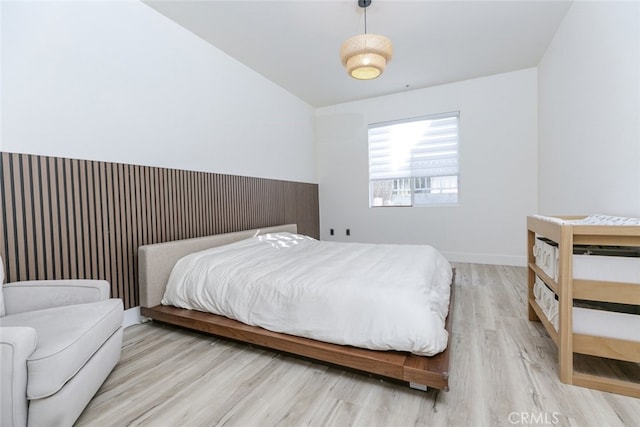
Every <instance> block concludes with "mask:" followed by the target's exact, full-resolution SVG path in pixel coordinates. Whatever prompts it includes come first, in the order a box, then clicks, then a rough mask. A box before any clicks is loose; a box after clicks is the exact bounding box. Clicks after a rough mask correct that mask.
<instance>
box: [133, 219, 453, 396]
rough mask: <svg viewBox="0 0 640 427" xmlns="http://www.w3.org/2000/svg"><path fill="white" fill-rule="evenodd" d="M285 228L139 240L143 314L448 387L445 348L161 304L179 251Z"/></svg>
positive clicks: (418, 385) (413, 382)
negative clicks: (407, 346)
mask: <svg viewBox="0 0 640 427" xmlns="http://www.w3.org/2000/svg"><path fill="white" fill-rule="evenodd" d="M283 231H288V232H292V233H295V232H296V231H297V226H296V224H287V225H282V226H275V227H267V228H262V229H254V230H245V231H239V232H235V233H226V234H219V235H215V236H208V237H202V238H195V239H186V240H178V241H174V242H167V243H158V244H155V245H146V246H141V247H140V248H139V249H138V262H139V271H140V306H141V309H140V312H141V314H142V315H143V316H146V317H149V318H151V319H153V320H155V321H159V322H164V323H168V324H172V325H177V326H181V327H185V328H189V329H194V330H196V331H201V332H206V333H209V334H213V335H216V336H220V337H224V338H230V339H233V340H237V341H241V342H246V343H250V344H254V345H258V346H261V347H266V348H269V349H272V350H277V351H282V352H285V353H290V354H293V355H297V356H303V357H308V358H310V359H314V360H317V361H321V362H326V363H330V364H335V365H339V366H342V367H347V368H351V369H355V370H358V371H362V372H365V373H369V374H374V375H378V376H382V377H388V378H392V379H395V380H400V381H405V382H408V383H409V385H410V386H411V387H412V388H415V389H419V390H425V391H426V390H427V387H432V388H436V389H441V390H445V391H448V390H449V372H448V371H449V348H447V349H446V350H445V351H443V352H442V353H439V354H437V355H435V356H432V357H425V356H417V355H414V354H410V353H406V352H397V351H375V350H367V349H362V348H356V347H351V346H343V345H337V344H329V343H325V342H320V341H316V340H312V339H308V338H301V337H296V336H293V335H287V334H282V333H277V332H271V331H268V330H265V329H262V328H260V327H256V326H249V325H246V324H244V323H241V322H238V321H235V320H232V319H229V318H226V317H223V316H218V315H215V314H210V313H203V312H200V311H195V310H185V309H181V308H176V307H173V306H164V305H160V301H161V299H162V296H163V294H164V289H165V286H166V283H167V281H168V278H169V275H170V273H171V270H172V268H173V266H174V265H175V263H176V262H177V261H178V260H179V259H180V258H182V257H183V256H185V255H187V254H189V253H193V252H197V251H201V250H204V249H207V248H211V247H215V246H221V245H224V244H228V243H232V242H235V241H238V240H242V239H246V238H249V237H252V236H255V235H259V234H266V233H274V232H283ZM454 281H455V270H454V278H453V279H452V282H451V298H450V302H449V315H448V317H447V319H446V322H445V323H446V325H445V327H446V329H447V332H448V333H449V342H451V323H452V307H453V297H454V292H453V289H454V286H453V283H454Z"/></svg>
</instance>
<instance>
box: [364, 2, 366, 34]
mask: <svg viewBox="0 0 640 427" xmlns="http://www.w3.org/2000/svg"><path fill="white" fill-rule="evenodd" d="M364 33H365V34H367V7H366V6H365V7H364Z"/></svg>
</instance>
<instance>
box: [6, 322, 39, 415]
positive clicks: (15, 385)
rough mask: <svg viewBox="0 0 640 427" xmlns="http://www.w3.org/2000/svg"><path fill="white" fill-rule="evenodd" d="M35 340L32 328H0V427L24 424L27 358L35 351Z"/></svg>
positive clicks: (36, 338)
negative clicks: (0, 400)
mask: <svg viewBox="0 0 640 427" xmlns="http://www.w3.org/2000/svg"><path fill="white" fill-rule="evenodd" d="M37 340H38V337H37V336H36V331H35V330H33V328H29V327H16V328H9V327H7V328H0V377H1V378H2V381H0V396H2V403H1V405H0V406H1V408H2V410H1V411H0V426H19V425H26V423H27V408H28V406H27V400H26V399H25V398H24V397H25V395H26V392H27V358H28V357H29V356H31V354H32V353H33V352H34V351H35V349H36V344H37Z"/></svg>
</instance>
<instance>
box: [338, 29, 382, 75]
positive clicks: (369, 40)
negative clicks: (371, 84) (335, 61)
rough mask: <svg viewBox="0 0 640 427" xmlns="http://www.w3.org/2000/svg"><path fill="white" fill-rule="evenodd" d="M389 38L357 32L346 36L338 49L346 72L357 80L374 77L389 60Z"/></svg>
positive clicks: (380, 72)
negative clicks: (348, 36)
mask: <svg viewBox="0 0 640 427" xmlns="http://www.w3.org/2000/svg"><path fill="white" fill-rule="evenodd" d="M392 53H393V46H392V44H391V40H389V39H388V38H386V37H385V36H381V35H379V34H359V35H357V36H353V37H350V38H348V39H347V40H346V41H345V42H344V43H343V44H342V48H341V49H340V59H341V60H342V65H344V67H345V68H346V70H347V73H348V74H349V75H350V76H351V77H353V78H355V79H359V80H369V79H375V78H376V77H378V76H379V75H380V74H382V73H383V72H384V68H385V67H386V65H387V62H389V61H390V60H391V55H392Z"/></svg>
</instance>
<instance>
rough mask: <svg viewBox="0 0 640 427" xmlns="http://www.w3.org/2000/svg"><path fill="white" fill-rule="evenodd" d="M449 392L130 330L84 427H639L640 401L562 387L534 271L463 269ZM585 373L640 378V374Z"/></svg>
mask: <svg viewBox="0 0 640 427" xmlns="http://www.w3.org/2000/svg"><path fill="white" fill-rule="evenodd" d="M455 267H457V273H456V275H457V277H456V305H455V307H454V308H453V309H454V310H455V313H454V325H453V336H452V337H451V339H450V345H451V346H452V348H453V352H452V359H451V365H450V379H449V384H450V388H451V391H450V392H448V393H447V392H438V391H436V390H429V391H427V392H426V393H425V392H421V391H416V390H411V389H409V388H408V386H406V385H404V384H397V383H393V382H389V381H383V380H380V379H377V378H372V377H369V376H366V375H362V374H358V373H355V372H352V371H346V370H343V369H339V368H336V367H329V366H325V365H322V364H319V363H314V362H311V361H308V360H304V359H299V358H294V357H290V356H286V355H283V354H279V353H275V352H271V351H268V350H264V349H260V348H255V347H250V346H248V345H245V344H239V343H235V342H231V341H226V340H222V339H218V338H216V337H213V336H208V335H204V334H199V333H194V332H191V331H187V330H183V329H179V328H175V327H170V326H165V325H161V324H157V323H145V324H142V325H135V326H132V327H129V328H127V329H126V330H125V341H124V346H123V351H122V359H121V360H120V363H119V364H118V365H117V367H116V369H115V370H114V371H113V372H112V374H111V375H110V376H109V378H108V379H107V381H106V382H105V383H104V385H103V386H102V388H101V389H100V390H99V391H98V393H97V394H96V396H95V397H94V398H93V400H92V401H91V403H90V404H89V406H88V407H87V409H86V410H85V411H84V413H83V414H82V415H81V417H80V419H79V420H78V422H77V425H79V426H127V425H131V426H216V425H225V426H243V427H245V426H306V425H311V426H347V425H349V426H367V427H368V426H412V425H416V426H509V425H561V426H580V427H584V426H597V427H600V426H632V425H638V423H639V422H640V421H639V420H640V399H634V398H631V397H626V396H618V395H614V394H609V393H605V392H599V391H595V390H589V389H584V388H580V387H575V386H569V385H565V384H562V383H560V381H559V380H558V373H557V350H556V347H555V345H554V344H553V342H552V341H551V339H550V338H549V337H548V336H547V334H546V332H545V331H544V330H543V328H542V326H541V325H540V324H539V323H534V322H529V321H528V320H527V306H526V270H525V269H524V268H518V267H504V266H492V265H478V264H456V265H455ZM576 366H579V367H580V368H581V369H584V370H585V371H588V372H599V373H601V372H607V373H609V374H610V375H613V376H618V377H621V378H626V379H630V380H633V381H640V367H639V366H638V364H633V363H619V362H613V361H606V360H602V359H598V358H580V359H579V360H576Z"/></svg>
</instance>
